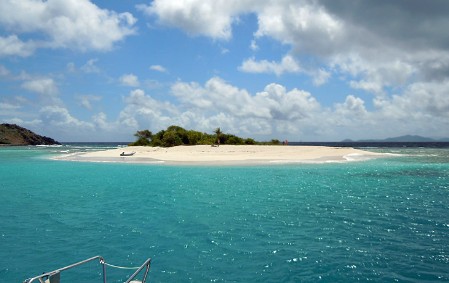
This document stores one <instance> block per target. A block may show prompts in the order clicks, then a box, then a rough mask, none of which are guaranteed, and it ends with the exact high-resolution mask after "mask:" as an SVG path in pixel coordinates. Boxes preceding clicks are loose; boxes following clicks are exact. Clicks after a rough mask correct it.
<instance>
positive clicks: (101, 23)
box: [0, 0, 136, 56]
mask: <svg viewBox="0 0 449 283" xmlns="http://www.w3.org/2000/svg"><path fill="white" fill-rule="evenodd" d="M11 11H14V12H11ZM135 23H136V19H135V18H134V17H133V16H132V15H131V14H130V13H128V12H124V13H116V12H114V11H109V10H106V9H100V8H98V7H97V6H96V5H95V4H93V3H91V2H90V1H88V0H52V1H33V0H22V1H12V0H3V1H1V2H0V24H1V25H3V26H4V27H5V28H6V30H8V31H9V32H11V33H12V34H11V35H10V36H9V37H7V38H6V39H5V38H1V39H0V45H2V44H3V46H5V41H7V42H6V46H7V47H9V49H7V52H8V53H9V54H10V55H18V56H29V55H30V54H31V53H33V51H34V49H35V48H37V47H39V48H44V47H46V48H69V49H77V50H82V51H87V50H103V51H104V50H109V49H111V48H112V47H113V45H114V44H115V43H116V42H118V41H121V40H123V39H124V38H125V37H126V36H129V35H132V34H134V33H135V30H134V24H135ZM18 34H26V36H27V37H29V38H30V37H31V38H34V41H28V42H23V41H21V40H20V39H19V38H18ZM44 38H47V39H44ZM0 50H3V52H2V53H5V49H3V48H0Z"/></svg>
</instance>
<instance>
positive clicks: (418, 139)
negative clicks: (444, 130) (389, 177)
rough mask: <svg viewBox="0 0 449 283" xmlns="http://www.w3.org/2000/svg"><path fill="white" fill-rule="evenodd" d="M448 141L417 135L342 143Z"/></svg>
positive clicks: (446, 139) (447, 139) (446, 140)
mask: <svg viewBox="0 0 449 283" xmlns="http://www.w3.org/2000/svg"><path fill="white" fill-rule="evenodd" d="M448 141H449V138H445V139H438V140H437V139H432V138H426V137H422V136H417V135H405V136H400V137H394V138H386V139H380V140H375V139H372V140H357V141H353V140H349V139H346V140H344V141H342V142H448Z"/></svg>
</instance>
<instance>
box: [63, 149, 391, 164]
mask: <svg viewBox="0 0 449 283" xmlns="http://www.w3.org/2000/svg"><path fill="white" fill-rule="evenodd" d="M122 152H125V153H129V152H135V154H134V155H133V156H120V153H122ZM379 156H383V154H380V153H374V152H368V151H363V150H358V149H354V148H350V147H324V146H265V145H221V146H219V147H212V146H210V145H196V146H176V147H170V148H162V147H143V146H133V147H126V148H118V149H111V150H105V151H96V152H88V153H77V154H70V155H64V156H59V157H57V158H56V159H59V160H72V161H92V162H132V163H168V164H207V165H210V164H216V165H224V164H229V165H232V164H276V163H281V164H285V163H325V162H347V161H357V160H366V159H370V158H375V157H379Z"/></svg>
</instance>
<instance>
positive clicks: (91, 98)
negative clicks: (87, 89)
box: [77, 95, 101, 110]
mask: <svg viewBox="0 0 449 283" xmlns="http://www.w3.org/2000/svg"><path fill="white" fill-rule="evenodd" d="M77 99H78V101H79V103H80V105H81V106H83V107H84V108H86V109H88V110H92V102H98V101H100V100H101V96H97V95H81V96H78V97H77Z"/></svg>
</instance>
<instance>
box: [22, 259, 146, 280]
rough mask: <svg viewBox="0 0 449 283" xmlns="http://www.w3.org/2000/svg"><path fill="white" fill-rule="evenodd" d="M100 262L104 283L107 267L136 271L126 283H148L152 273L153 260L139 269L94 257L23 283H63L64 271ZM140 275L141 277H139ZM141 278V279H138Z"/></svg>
mask: <svg viewBox="0 0 449 283" xmlns="http://www.w3.org/2000/svg"><path fill="white" fill-rule="evenodd" d="M96 259H97V260H99V262H100V264H101V265H102V266H103V283H107V281H106V266H110V267H113V268H120V269H135V270H136V271H135V272H134V273H133V274H132V275H131V276H130V277H129V278H128V280H126V281H125V282H124V283H145V282H146V281H147V277H148V272H149V271H150V264H151V258H149V259H147V260H146V261H145V262H144V263H143V264H142V265H141V266H139V267H123V266H117V265H112V264H109V263H106V261H105V260H104V258H103V257H102V256H94V257H91V258H88V259H85V260H82V261H79V262H76V263H74V264H71V265H68V266H66V267H62V268H59V269H56V270H53V271H50V272H45V273H43V274H41V275H38V276H35V277H33V278H28V279H26V280H25V281H23V283H31V282H39V283H60V282H61V273H62V272H63V271H66V270H68V269H72V268H74V267H77V266H80V265H82V264H85V263H88V262H90V261H93V260H96ZM143 269H145V271H144V272H143V275H142V274H141V273H142V272H141V271H142V270H143ZM139 275H140V276H139ZM138 277H140V278H141V279H137V278H138ZM113 281H114V282H117V281H116V280H113ZM78 282H83V280H82V278H80V280H78Z"/></svg>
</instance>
